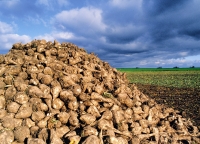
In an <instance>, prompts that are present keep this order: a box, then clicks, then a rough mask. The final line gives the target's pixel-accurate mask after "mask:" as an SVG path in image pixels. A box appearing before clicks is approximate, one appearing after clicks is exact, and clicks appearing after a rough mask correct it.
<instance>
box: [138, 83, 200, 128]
mask: <svg viewBox="0 0 200 144" xmlns="http://www.w3.org/2000/svg"><path fill="white" fill-rule="evenodd" d="M137 86H138V88H139V90H141V91H142V92H143V93H144V94H147V95H148V96H149V97H151V98H153V99H155V101H156V102H157V103H160V104H165V105H167V106H169V107H172V108H174V109H176V110H179V111H180V113H181V114H182V115H183V117H187V118H190V119H191V120H192V121H193V123H194V124H195V125H196V126H198V128H200V89H198V88H176V87H164V86H154V85H143V84H137Z"/></svg>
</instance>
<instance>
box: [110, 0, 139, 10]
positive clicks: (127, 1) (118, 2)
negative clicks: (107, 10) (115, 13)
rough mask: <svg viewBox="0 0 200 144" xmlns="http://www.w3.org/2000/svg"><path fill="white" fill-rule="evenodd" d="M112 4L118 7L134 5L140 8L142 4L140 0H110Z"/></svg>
mask: <svg viewBox="0 0 200 144" xmlns="http://www.w3.org/2000/svg"><path fill="white" fill-rule="evenodd" d="M109 2H110V4H111V5H112V6H115V7H118V8H127V7H136V8H140V7H141V5H142V0H110V1H109Z"/></svg>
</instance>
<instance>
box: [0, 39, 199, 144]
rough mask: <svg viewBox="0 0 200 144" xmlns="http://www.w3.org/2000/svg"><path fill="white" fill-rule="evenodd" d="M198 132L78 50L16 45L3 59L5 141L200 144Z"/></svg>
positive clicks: (0, 122)
mask: <svg viewBox="0 0 200 144" xmlns="http://www.w3.org/2000/svg"><path fill="white" fill-rule="evenodd" d="M199 137H200V133H199V130H198V129H197V127H196V126H194V125H193V124H192V122H191V121H190V120H188V119H185V118H183V117H182V116H181V115H179V113H178V112H177V111H175V110H174V109H172V108H167V107H165V106H164V105H159V104H157V103H155V102H154V100H152V99H150V98H149V97H148V96H146V95H144V94H143V93H142V92H140V91H139V90H138V89H137V87H136V86H135V85H131V84H129V82H128V80H127V79H126V75H125V74H124V73H120V72H118V71H117V70H116V69H115V68H112V67H111V66H110V65H109V64H108V63H107V62H103V61H101V60H100V59H99V58H98V57H97V56H96V55H95V54H93V53H91V54H88V53H87V52H86V51H85V50H84V49H83V48H78V47H77V46H76V45H74V44H72V43H61V44H60V43H59V42H57V41H54V42H47V41H46V40H34V41H31V42H30V43H27V44H21V43H16V44H14V45H13V47H12V49H11V50H10V51H9V52H8V53H7V54H6V55H0V142H1V143H5V144H10V143H11V144H18V143H28V144H33V143H41V144H43V143H44V144H45V143H52V144H62V143H64V144H68V143H70V144H79V143H83V144H116V143H117V144H143V143H151V144H154V143H155V144H158V143H159V144H161V143H162V144H168V143H172V144H177V143H200V139H199Z"/></svg>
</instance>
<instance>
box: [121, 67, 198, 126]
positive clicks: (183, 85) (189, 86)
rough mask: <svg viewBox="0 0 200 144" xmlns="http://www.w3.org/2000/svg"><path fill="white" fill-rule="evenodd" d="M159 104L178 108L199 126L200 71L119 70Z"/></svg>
mask: <svg viewBox="0 0 200 144" xmlns="http://www.w3.org/2000/svg"><path fill="white" fill-rule="evenodd" d="M118 70H119V71H121V72H125V73H126V75H127V78H128V79H129V81H130V83H134V84H136V85H137V86H138V88H139V89H140V90H141V91H142V92H143V93H145V94H147V95H148V96H149V97H151V98H153V99H155V100H156V101H157V103H160V104H165V105H167V106H169V107H172V108H174V109H177V110H179V111H180V113H181V114H182V115H183V116H184V117H187V118H190V119H191V120H192V121H194V123H195V124H196V125H198V126H200V68H162V69H157V68H154V69H153V68H128V69H126V68H119V69H118Z"/></svg>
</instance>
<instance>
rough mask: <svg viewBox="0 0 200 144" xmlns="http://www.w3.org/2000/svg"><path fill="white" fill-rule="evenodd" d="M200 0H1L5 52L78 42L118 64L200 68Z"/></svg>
mask: <svg viewBox="0 0 200 144" xmlns="http://www.w3.org/2000/svg"><path fill="white" fill-rule="evenodd" d="M199 6H200V0H29V1H28V0H0V53H1V54H5V53H7V52H8V51H9V49H10V48H11V47H12V44H14V43H16V42H22V43H27V42H30V41H32V40H33V39H46V40H48V41H53V40H54V39H56V40H57V41H59V42H63V41H65V42H72V43H74V44H76V45H78V46H79V47H84V48H85V49H86V50H87V51H88V52H94V53H95V54H97V55H98V57H100V58H101V59H102V60H103V61H107V62H109V63H110V64H111V66H113V67H118V68H119V67H160V66H161V67H174V66H178V67H190V66H195V67H200V8H199Z"/></svg>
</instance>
